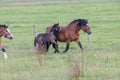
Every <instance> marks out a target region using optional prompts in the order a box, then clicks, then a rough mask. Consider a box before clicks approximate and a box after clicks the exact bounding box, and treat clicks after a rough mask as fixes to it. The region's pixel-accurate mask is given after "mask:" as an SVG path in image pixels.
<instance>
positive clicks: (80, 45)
mask: <svg viewBox="0 0 120 80" xmlns="http://www.w3.org/2000/svg"><path fill="white" fill-rule="evenodd" d="M76 42H77V44H78V45H79V47H80V49H81V50H82V51H83V47H82V44H81V42H80V40H79V39H78V40H76Z"/></svg>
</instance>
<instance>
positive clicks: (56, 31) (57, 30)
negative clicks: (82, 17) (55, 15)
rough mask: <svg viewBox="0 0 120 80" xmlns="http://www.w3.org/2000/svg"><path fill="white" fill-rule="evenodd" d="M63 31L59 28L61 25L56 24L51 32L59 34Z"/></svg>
mask: <svg viewBox="0 0 120 80" xmlns="http://www.w3.org/2000/svg"><path fill="white" fill-rule="evenodd" d="M60 31H61V27H60V26H59V23H57V24H54V25H53V26H52V28H51V31H50V32H53V33H58V32H60Z"/></svg>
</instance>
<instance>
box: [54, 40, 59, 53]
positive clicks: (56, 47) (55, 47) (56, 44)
mask: <svg viewBox="0 0 120 80" xmlns="http://www.w3.org/2000/svg"><path fill="white" fill-rule="evenodd" d="M52 46H53V48H54V49H55V51H54V53H56V52H59V50H58V43H57V41H56V40H54V41H53V42H52Z"/></svg>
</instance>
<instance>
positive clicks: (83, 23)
mask: <svg viewBox="0 0 120 80" xmlns="http://www.w3.org/2000/svg"><path fill="white" fill-rule="evenodd" d="M75 22H78V24H77V26H81V25H86V24H87V23H88V21H87V20H86V19H76V20H73V21H72V22H71V23H69V25H71V24H73V23H75Z"/></svg>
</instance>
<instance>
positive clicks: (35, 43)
mask: <svg viewBox="0 0 120 80" xmlns="http://www.w3.org/2000/svg"><path fill="white" fill-rule="evenodd" d="M36 43H37V41H36V37H35V39H34V47H36Z"/></svg>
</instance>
